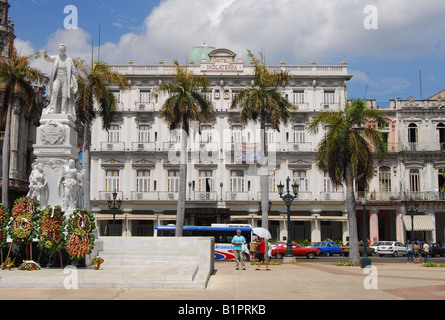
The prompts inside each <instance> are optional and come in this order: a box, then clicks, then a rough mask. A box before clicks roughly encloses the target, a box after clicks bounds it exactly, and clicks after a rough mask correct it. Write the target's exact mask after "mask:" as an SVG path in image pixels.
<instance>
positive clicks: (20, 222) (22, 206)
mask: <svg viewBox="0 0 445 320" xmlns="http://www.w3.org/2000/svg"><path fill="white" fill-rule="evenodd" d="M38 206H39V203H38V202H37V201H34V200H32V199H29V198H27V197H21V198H19V199H17V200H15V201H14V206H13V208H12V218H13V221H12V228H10V229H9V234H10V236H11V238H12V240H13V242H14V243H27V242H31V241H32V240H33V239H34V238H35V237H37V236H38V231H37V228H36V227H37V226H38V223H39V214H38V210H37V207H38Z"/></svg>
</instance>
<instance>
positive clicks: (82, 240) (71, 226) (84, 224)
mask: <svg viewBox="0 0 445 320" xmlns="http://www.w3.org/2000/svg"><path fill="white" fill-rule="evenodd" d="M95 228H96V225H95V223H94V216H93V215H92V214H91V212H89V211H87V210H85V209H76V210H75V211H74V212H73V214H72V215H71V217H70V218H69V220H68V239H69V240H68V243H67V246H66V249H67V251H68V253H69V255H70V256H71V258H78V259H79V258H83V257H85V255H86V254H89V253H91V251H92V250H93V248H94V239H95V238H94V234H93V233H92V230H93V229H95Z"/></svg>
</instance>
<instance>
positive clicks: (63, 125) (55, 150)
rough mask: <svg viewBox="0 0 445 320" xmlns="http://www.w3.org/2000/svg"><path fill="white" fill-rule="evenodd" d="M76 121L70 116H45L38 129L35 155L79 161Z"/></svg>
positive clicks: (58, 114) (59, 114)
mask: <svg viewBox="0 0 445 320" xmlns="http://www.w3.org/2000/svg"><path fill="white" fill-rule="evenodd" d="M74 121H75V119H73V117H72V116H70V115H68V114H62V113H57V114H44V115H42V117H41V119H40V127H39V128H38V129H37V140H36V144H35V145H34V155H35V156H36V157H37V158H40V159H45V158H48V159H49V158H51V159H54V158H58V159H64V160H69V159H73V160H76V161H77V158H78V152H79V150H78V149H77V132H76V126H75V124H74Z"/></svg>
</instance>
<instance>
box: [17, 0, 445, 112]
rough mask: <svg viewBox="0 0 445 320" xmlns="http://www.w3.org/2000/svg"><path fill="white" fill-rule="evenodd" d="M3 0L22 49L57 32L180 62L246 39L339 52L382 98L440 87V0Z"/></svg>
mask: <svg viewBox="0 0 445 320" xmlns="http://www.w3.org/2000/svg"><path fill="white" fill-rule="evenodd" d="M9 2H10V4H11V8H10V12H9V15H10V17H11V19H12V20H14V22H15V34H16V36H17V47H18V48H19V49H21V51H22V52H23V53H24V54H25V53H32V52H36V51H39V50H42V49H43V48H47V49H48V51H49V53H50V54H56V50H57V44H58V43H60V42H63V43H65V44H66V45H67V48H68V55H70V56H72V57H83V58H85V59H91V43H92V42H93V41H94V56H95V58H97V56H98V54H99V52H100V58H101V59H102V60H105V61H107V62H108V63H113V64H125V63H127V61H128V59H133V60H134V63H136V64H152V63H157V61H158V60H159V59H164V60H165V61H166V63H170V62H172V61H173V60H175V59H177V60H178V61H179V62H181V63H186V62H187V57H188V54H189V53H190V51H191V50H192V48H193V47H194V46H197V45H200V44H202V43H204V42H205V43H207V44H208V45H211V46H213V47H218V48H228V49H231V50H232V51H234V52H235V53H237V54H240V55H241V56H243V57H245V56H246V53H247V49H249V50H251V51H253V52H254V53H259V52H263V53H264V55H265V57H266V63H267V64H279V62H280V60H281V59H285V60H286V62H287V64H296V65H305V64H309V63H310V61H311V60H312V59H315V60H316V61H317V63H318V64H340V63H341V61H342V60H343V59H346V60H347V62H348V70H349V73H350V74H351V75H352V76H353V79H352V80H351V81H350V82H349V85H348V90H349V92H348V95H349V96H350V97H359V98H364V97H366V98H373V99H376V100H377V103H378V104H379V105H381V106H384V105H387V104H388V100H389V99H397V98H398V97H400V98H402V99H405V98H408V97H409V96H413V97H414V98H416V99H420V98H421V97H422V98H424V99H425V98H428V97H430V96H432V95H433V94H435V93H437V92H439V91H441V90H443V89H445V19H444V14H445V1H443V0H422V1H419V0H369V1H362V0H127V1H121V0H103V1H102V0H98V1H94V0H92V1H88V0H69V1H60V0H9ZM76 26H77V29H68V28H71V27H76ZM99 26H100V27H99ZM99 29H100V43H99ZM99 45H100V51H99ZM420 84H421V85H420ZM421 89H422V90H421ZM365 95H366V96H365Z"/></svg>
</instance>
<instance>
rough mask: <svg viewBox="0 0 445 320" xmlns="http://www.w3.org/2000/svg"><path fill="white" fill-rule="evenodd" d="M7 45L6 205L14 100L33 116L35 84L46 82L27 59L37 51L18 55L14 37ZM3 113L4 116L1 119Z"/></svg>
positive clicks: (3, 63)
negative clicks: (22, 104)
mask: <svg viewBox="0 0 445 320" xmlns="http://www.w3.org/2000/svg"><path fill="white" fill-rule="evenodd" d="M9 46H10V48H11V51H10V52H11V56H10V57H1V58H0V82H1V90H2V91H3V94H2V97H1V99H2V100H1V112H2V123H4V126H5V134H4V139H3V150H2V170H3V171H2V172H3V174H2V203H3V205H4V206H6V207H8V208H9V207H10V205H9V200H10V199H9V162H10V146H11V141H10V140H11V113H12V109H13V106H14V105H15V104H20V103H22V101H23V103H24V105H25V106H26V108H27V112H28V114H29V115H30V116H31V117H32V118H36V117H37V114H38V112H39V110H38V109H39V106H38V104H37V101H36V93H35V90H34V85H35V84H43V83H47V82H48V78H47V77H45V75H44V74H43V73H42V72H41V71H39V70H37V69H35V68H32V67H31V66H30V64H31V62H32V61H33V60H34V59H35V58H38V57H39V55H38V54H32V55H27V56H20V55H19V54H18V53H17V49H16V48H15V46H14V40H13V38H12V37H10V38H9ZM5 115H6V119H5Z"/></svg>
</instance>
